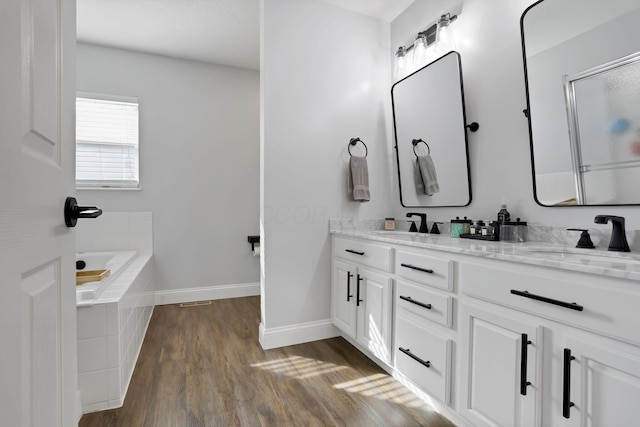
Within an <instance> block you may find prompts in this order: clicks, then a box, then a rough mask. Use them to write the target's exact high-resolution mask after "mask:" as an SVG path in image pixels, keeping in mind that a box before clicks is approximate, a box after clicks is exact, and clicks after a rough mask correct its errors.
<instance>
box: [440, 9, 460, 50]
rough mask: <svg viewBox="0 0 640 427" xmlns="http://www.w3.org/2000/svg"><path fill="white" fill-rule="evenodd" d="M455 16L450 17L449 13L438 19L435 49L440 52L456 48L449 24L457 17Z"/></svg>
mask: <svg viewBox="0 0 640 427" xmlns="http://www.w3.org/2000/svg"><path fill="white" fill-rule="evenodd" d="M455 18H456V16H455V15H454V17H449V16H448V15H442V16H441V17H440V20H439V21H438V26H437V29H436V43H435V49H436V52H437V53H438V54H441V53H445V52H448V51H450V50H453V49H455V46H454V43H453V38H452V37H451V33H450V30H449V25H450V24H451V21H452V20H453V19H455Z"/></svg>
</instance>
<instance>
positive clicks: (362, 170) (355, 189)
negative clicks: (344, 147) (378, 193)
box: [347, 156, 371, 202]
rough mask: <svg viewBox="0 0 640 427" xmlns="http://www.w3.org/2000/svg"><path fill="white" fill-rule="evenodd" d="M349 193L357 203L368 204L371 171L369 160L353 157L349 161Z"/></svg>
mask: <svg viewBox="0 0 640 427" xmlns="http://www.w3.org/2000/svg"><path fill="white" fill-rule="evenodd" d="M347 192H348V193H349V194H350V195H351V196H352V197H353V200H355V201H356V202H368V201H369V200H370V198H371V195H370V194H369V169H368V168H367V158H366V157H358V156H351V160H350V161H349V173H348V174H347Z"/></svg>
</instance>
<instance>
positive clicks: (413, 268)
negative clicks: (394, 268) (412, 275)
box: [400, 264, 433, 274]
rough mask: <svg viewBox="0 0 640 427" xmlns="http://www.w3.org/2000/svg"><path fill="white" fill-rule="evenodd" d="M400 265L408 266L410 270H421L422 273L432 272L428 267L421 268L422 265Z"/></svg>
mask: <svg viewBox="0 0 640 427" xmlns="http://www.w3.org/2000/svg"><path fill="white" fill-rule="evenodd" d="M400 265H401V266H402V267H406V268H410V269H412V270H418V271H422V272H424V273H430V274H433V270H431V269H430V268H422V267H416V266H415V265H411V264H400Z"/></svg>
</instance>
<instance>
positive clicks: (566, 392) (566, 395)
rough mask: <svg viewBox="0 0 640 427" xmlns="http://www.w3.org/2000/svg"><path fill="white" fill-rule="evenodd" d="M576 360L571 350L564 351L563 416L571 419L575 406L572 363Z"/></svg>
mask: <svg viewBox="0 0 640 427" xmlns="http://www.w3.org/2000/svg"><path fill="white" fill-rule="evenodd" d="M572 360H576V358H575V357H573V356H572V355H571V349H570V348H565V349H564V360H563V369H562V416H563V417H565V418H569V417H570V416H571V407H572V406H574V405H575V403H573V402H572V401H571V361H572Z"/></svg>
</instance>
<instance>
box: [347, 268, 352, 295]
mask: <svg viewBox="0 0 640 427" xmlns="http://www.w3.org/2000/svg"><path fill="white" fill-rule="evenodd" d="M352 277H353V274H351V272H350V271H347V302H349V301H351V298H353V295H351V278H352Z"/></svg>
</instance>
